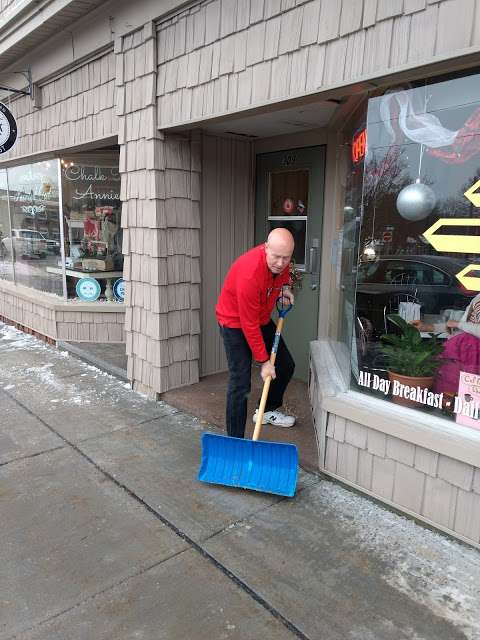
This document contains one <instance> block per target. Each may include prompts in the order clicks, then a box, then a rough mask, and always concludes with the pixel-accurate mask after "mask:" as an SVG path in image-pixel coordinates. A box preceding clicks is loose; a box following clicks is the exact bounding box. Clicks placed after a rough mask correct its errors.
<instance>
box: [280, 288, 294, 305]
mask: <svg viewBox="0 0 480 640" xmlns="http://www.w3.org/2000/svg"><path fill="white" fill-rule="evenodd" d="M282 298H284V300H283V301H282ZM285 300H286V303H285ZM280 301H281V302H282V304H284V305H285V306H286V305H289V304H295V296H294V295H293V292H292V290H291V289H290V288H288V289H287V288H286V287H285V288H283V289H282V295H281V296H280Z"/></svg>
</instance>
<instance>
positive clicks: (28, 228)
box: [1, 160, 63, 295]
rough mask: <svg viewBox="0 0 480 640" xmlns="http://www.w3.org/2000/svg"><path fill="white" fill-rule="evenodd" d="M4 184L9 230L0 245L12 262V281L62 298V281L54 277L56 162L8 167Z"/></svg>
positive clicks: (57, 228)
mask: <svg viewBox="0 0 480 640" xmlns="http://www.w3.org/2000/svg"><path fill="white" fill-rule="evenodd" d="M7 180H8V193H9V205H10V220H11V228H8V227H7V229H8V235H6V236H5V237H4V238H3V240H2V245H3V248H4V253H5V254H6V257H7V259H8V260H13V264H14V273H15V281H16V282H17V283H18V284H23V285H25V286H27V287H32V288H34V289H37V290H39V291H45V292H48V293H55V294H58V295H62V291H63V289H62V277H61V275H59V274H58V273H55V267H56V266H57V261H58V258H59V255H60V225H59V193H58V162H57V161H56V160H51V161H45V162H38V163H36V164H28V165H22V166H19V167H11V168H9V169H7ZM4 208H5V207H3V206H2V214H1V215H2V221H3V220H4V219H5V214H4V213H3V209H4ZM7 208H8V207H7ZM4 224H5V223H4ZM5 226H6V225H5ZM3 233H4V234H5V231H3Z"/></svg>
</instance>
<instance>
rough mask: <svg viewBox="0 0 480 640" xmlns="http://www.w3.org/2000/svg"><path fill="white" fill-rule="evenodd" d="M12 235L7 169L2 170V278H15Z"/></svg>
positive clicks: (0, 188) (0, 231)
mask: <svg viewBox="0 0 480 640" xmlns="http://www.w3.org/2000/svg"><path fill="white" fill-rule="evenodd" d="M10 237H11V226H10V211H9V206H8V180H7V171H6V170H3V171H0V278H2V279H3V280H10V281H12V280H13V257H12V252H11V251H9V245H10V243H9V238H10Z"/></svg>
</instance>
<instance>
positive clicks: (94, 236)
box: [83, 218, 100, 240]
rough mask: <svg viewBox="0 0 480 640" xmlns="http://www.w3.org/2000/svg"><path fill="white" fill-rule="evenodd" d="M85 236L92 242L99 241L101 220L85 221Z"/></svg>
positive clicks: (88, 219)
mask: <svg viewBox="0 0 480 640" xmlns="http://www.w3.org/2000/svg"><path fill="white" fill-rule="evenodd" d="M83 235H84V236H85V238H90V239H91V240H98V238H99V237H100V224H99V220H91V219H90V218H87V219H86V220H84V221H83Z"/></svg>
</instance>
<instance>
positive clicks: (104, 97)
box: [2, 52, 155, 163]
mask: <svg viewBox="0 0 480 640" xmlns="http://www.w3.org/2000/svg"><path fill="white" fill-rule="evenodd" d="M137 67H138V70H139V72H140V71H142V70H144V69H143V67H144V65H143V66H142V65H141V62H140V60H139V61H138V62H137ZM131 68H133V72H134V73H135V60H134V59H133V60H132V61H131V65H129V66H127V72H130V69H131ZM123 69H124V67H123V65H119V64H116V62H115V56H114V54H113V52H110V53H106V54H105V55H104V56H102V57H100V58H97V59H96V60H93V61H92V62H88V63H86V64H85V65H83V66H82V67H80V68H78V69H75V70H74V71H70V72H69V73H66V74H65V75H64V76H62V77H60V78H58V79H56V80H53V81H50V82H48V83H46V84H44V85H42V86H41V89H40V91H41V103H42V108H41V109H37V110H35V109H34V108H33V103H32V100H31V99H30V97H29V96H22V97H20V98H16V99H14V100H13V101H12V103H11V109H12V111H13V113H14V114H15V117H16V119H17V125H18V140H17V143H16V144H15V145H14V146H13V147H12V149H11V150H10V151H8V152H7V153H4V154H3V155H2V163H3V162H8V161H9V160H11V159H12V158H18V157H22V156H26V155H31V154H36V153H43V152H48V151H55V152H58V151H59V150H61V149H68V148H71V147H73V146H75V145H79V144H84V143H86V142H92V141H94V140H101V139H104V138H109V137H112V136H114V135H116V134H117V111H116V107H115V104H116V101H117V96H116V93H117V92H116V87H115V84H116V82H118V79H116V74H120V76H121V75H122V73H123ZM152 93H153V95H154V94H155V92H154V91H153V92H152ZM143 94H144V91H142V92H141V94H140V96H139V97H137V98H136V99H139V100H143ZM119 97H120V99H125V98H126V99H127V100H129V101H132V100H133V99H134V97H133V96H132V95H128V96H125V95H123V94H122V95H120V96H119Z"/></svg>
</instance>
